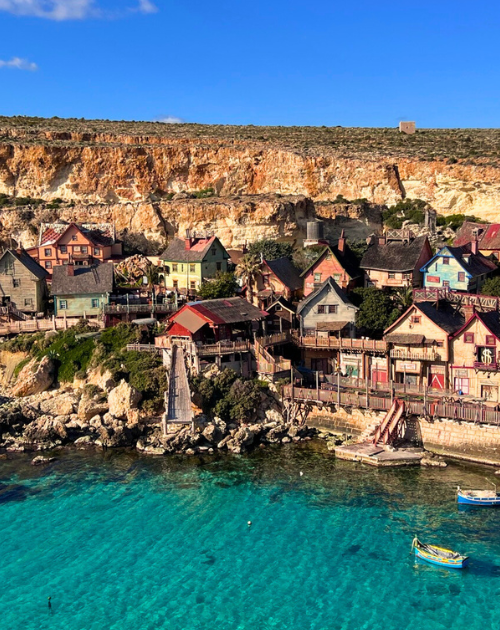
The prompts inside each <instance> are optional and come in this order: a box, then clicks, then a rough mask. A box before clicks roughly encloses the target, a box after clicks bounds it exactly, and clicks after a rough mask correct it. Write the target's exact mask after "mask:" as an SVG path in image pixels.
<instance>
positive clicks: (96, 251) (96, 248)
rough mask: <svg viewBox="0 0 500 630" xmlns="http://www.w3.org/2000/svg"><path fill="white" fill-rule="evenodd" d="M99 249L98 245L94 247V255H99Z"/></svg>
mask: <svg viewBox="0 0 500 630" xmlns="http://www.w3.org/2000/svg"><path fill="white" fill-rule="evenodd" d="M100 253H101V250H100V249H99V248H98V247H94V256H99V254H100Z"/></svg>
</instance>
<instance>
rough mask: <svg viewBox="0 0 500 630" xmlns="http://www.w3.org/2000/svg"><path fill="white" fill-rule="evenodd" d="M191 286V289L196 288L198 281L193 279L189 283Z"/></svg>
mask: <svg viewBox="0 0 500 630" xmlns="http://www.w3.org/2000/svg"><path fill="white" fill-rule="evenodd" d="M189 287H190V288H191V289H196V282H195V281H194V280H191V282H190V283H189Z"/></svg>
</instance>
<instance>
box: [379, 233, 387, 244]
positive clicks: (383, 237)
mask: <svg viewBox="0 0 500 630" xmlns="http://www.w3.org/2000/svg"><path fill="white" fill-rule="evenodd" d="M386 242H387V239H386V237H385V234H384V236H379V237H378V244H379V245H385V244H386Z"/></svg>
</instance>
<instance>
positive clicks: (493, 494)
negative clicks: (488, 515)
mask: <svg viewBox="0 0 500 630" xmlns="http://www.w3.org/2000/svg"><path fill="white" fill-rule="evenodd" d="M457 501H458V504H459V505H475V506H488V507H491V506H494V505H500V494H498V493H497V491H496V487H495V490H462V489H461V488H460V486H459V487H458V488H457Z"/></svg>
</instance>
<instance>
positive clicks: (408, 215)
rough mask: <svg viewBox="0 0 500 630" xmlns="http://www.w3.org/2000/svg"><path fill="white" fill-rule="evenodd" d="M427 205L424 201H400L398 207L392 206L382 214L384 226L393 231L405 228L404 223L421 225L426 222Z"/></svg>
mask: <svg viewBox="0 0 500 630" xmlns="http://www.w3.org/2000/svg"><path fill="white" fill-rule="evenodd" d="M427 205H428V204H427V202H426V201H423V200H422V199H405V200H404V201H398V203H397V204H396V205H394V206H390V207H389V208H387V210H384V212H382V218H383V220H384V224H385V225H386V226H387V227H389V228H392V229H400V228H401V227H403V222H404V221H410V222H411V223H418V224H419V225H421V224H423V222H424V218H425V214H424V210H425V208H426V206H427Z"/></svg>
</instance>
